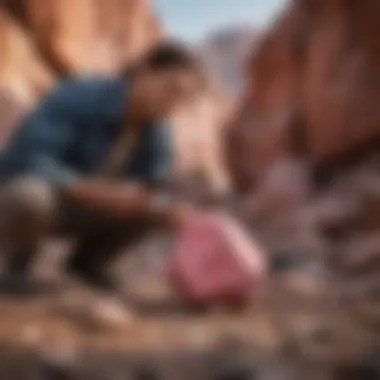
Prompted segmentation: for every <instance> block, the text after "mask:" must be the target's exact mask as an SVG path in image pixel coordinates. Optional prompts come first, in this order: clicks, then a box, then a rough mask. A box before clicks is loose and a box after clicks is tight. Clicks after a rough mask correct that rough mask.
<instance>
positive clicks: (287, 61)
mask: <svg viewBox="0 0 380 380" xmlns="http://www.w3.org/2000/svg"><path fill="white" fill-rule="evenodd" d="M377 7H378V3H377V2H376V1H370V2H366V3H365V4H359V3H358V4H356V3H355V4H354V2H351V1H345V0H334V1H312V0H310V1H303V0H299V1H297V0H295V1H293V2H292V3H291V4H290V5H289V6H288V8H287V9H285V10H284V12H283V13H282V15H281V16H280V18H279V19H278V20H277V22H276V23H275V24H274V26H273V27H271V29H270V30H268V31H267V33H265V34H264V36H263V37H262V39H261V41H260V42H259V44H258V46H257V48H256V49H255V50H254V51H253V52H252V56H251V59H250V62H249V67H248V70H247V71H248V75H247V82H248V84H249V89H248V90H247V92H246V96H245V99H244V100H243V102H242V103H243V104H242V110H241V111H240V112H239V113H238V116H237V117H238V120H235V121H234V125H235V127H234V132H233V135H234V136H235V139H237V140H239V137H238V135H239V134H242V135H243V134H244V133H245V132H243V131H246V129H248V130H249V132H247V133H249V134H251V135H252V136H251V138H250V141H251V142H250V144H249V148H248V150H250V151H251V152H253V151H255V153H253V154H254V157H252V161H255V164H253V163H252V165H253V166H255V167H256V166H257V167H258V168H257V169H253V166H252V168H247V170H245V169H244V168H238V167H237V168H236V170H235V169H234V170H233V171H236V172H237V173H240V174H241V175H243V172H244V173H245V175H246V176H248V177H249V176H252V175H253V172H254V171H256V170H258V171H260V170H261V168H262V167H263V166H267V165H270V163H271V162H272V159H273V158H274V157H276V156H281V155H285V154H294V153H296V152H298V153H299V152H300V151H302V154H303V155H307V156H308V157H309V158H310V159H311V161H312V162H313V163H315V162H327V161H330V160H332V159H334V160H335V159H336V158H337V159H339V158H340V157H342V156H345V155H346V154H349V153H352V152H355V151H357V150H359V148H360V147H363V146H366V145H367V144H368V143H369V142H370V141H372V140H373V139H374V138H375V136H377V135H378V134H379V127H378V126H379V125H380V114H379V111H378V107H377V103H378V99H379V96H380V84H379V75H380V74H379V71H378V59H379V58H378V53H377V45H376V44H377V43H378V42H377V36H378V35H379V32H380V31H379V26H378V20H377V19H376V16H375V15H376V14H377ZM240 140H244V141H246V139H245V138H242V139H240ZM264 140H265V141H268V143H267V144H263V142H264ZM259 141H260V143H259ZM241 143H242V142H241ZM253 144H257V145H259V146H260V147H259V148H260V149H259V148H258V149H252V148H253ZM236 145H237V146H238V145H239V142H236ZM264 145H265V146H264ZM231 149H233V148H232V147H231ZM236 150H237V151H239V152H240V153H241V154H243V151H244V149H240V148H239V147H238V148H236ZM247 154H248V153H247ZM236 161H240V162H242V161H244V160H243V159H240V160H237V159H236ZM256 174H259V173H256ZM251 180H252V179H251Z"/></svg>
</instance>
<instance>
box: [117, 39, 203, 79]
mask: <svg viewBox="0 0 380 380" xmlns="http://www.w3.org/2000/svg"><path fill="white" fill-rule="evenodd" d="M140 68H148V69H151V70H154V71H166V70H172V69H188V70H194V71H195V72H199V74H200V75H201V73H202V69H201V63H200V60H199V59H198V57H197V55H196V54H195V53H194V52H193V51H191V50H190V49H188V48H187V47H185V46H183V45H182V44H181V43H178V42H173V41H163V42H160V43H158V44H156V45H155V46H153V48H151V49H150V50H149V51H148V52H147V53H146V54H145V55H144V56H143V57H142V58H141V59H140V60H138V61H137V62H136V63H135V64H134V65H132V66H129V67H127V68H126V69H125V70H123V72H124V73H125V74H127V73H133V72H136V71H138V70H139V69H140Z"/></svg>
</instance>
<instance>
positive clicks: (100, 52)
mask: <svg viewBox="0 0 380 380" xmlns="http://www.w3.org/2000/svg"><path fill="white" fill-rule="evenodd" d="M24 11H25V12H26V15H27V22H28V26H29V27H30V30H31V32H32V33H33V35H34V38H35V41H36V43H37V45H38V46H39V48H40V51H41V53H42V54H43V55H44V56H45V57H46V58H47V60H48V61H49V62H50V64H51V65H52V66H53V67H54V68H55V69H57V70H58V71H59V72H62V73H71V72H83V71H89V72H115V71H116V70H118V69H119V68H120V67H121V66H122V65H123V64H125V63H126V62H130V61H131V60H133V59H134V58H136V57H137V56H138V55H139V54H141V53H142V52H143V51H144V50H145V49H146V48H147V47H149V46H150V45H151V44H152V43H154V42H155V41H156V40H157V38H159V37H160V34H161V33H160V28H159V25H158V23H157V21H156V19H155V15H154V14H153V12H152V10H151V8H150V4H149V2H148V1H147V0H144V1H138V0H122V1H119V0H110V1H107V2H102V1H98V0H78V1H77V0H69V1H66V0H57V1H55V2H54V4H52V5H51V6H50V7H46V6H45V2H44V1H43V0H28V1H27V2H25V10H24Z"/></svg>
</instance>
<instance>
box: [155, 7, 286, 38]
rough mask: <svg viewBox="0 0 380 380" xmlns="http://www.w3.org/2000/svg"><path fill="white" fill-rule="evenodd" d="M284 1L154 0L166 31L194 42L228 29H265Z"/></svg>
mask: <svg viewBox="0 0 380 380" xmlns="http://www.w3.org/2000/svg"><path fill="white" fill-rule="evenodd" d="M285 1H286V0H153V2H154V4H155V8H156V9H157V11H158V13H159V14H160V16H161V19H162V20H163V21H164V23H165V25H166V27H167V29H168V31H169V32H170V33H171V34H173V35H176V36H177V37H179V38H181V39H184V40H187V41H189V42H197V41H199V40H201V39H202V38H204V37H205V36H206V35H207V34H208V33H210V32H211V31H212V30H214V29H216V28H219V27H223V26H229V25H236V24H248V25H256V26H261V25H264V24H265V23H266V22H268V20H270V19H271V17H273V15H274V14H275V13H276V12H277V11H278V10H279V9H281V7H282V6H283V5H284V3H285Z"/></svg>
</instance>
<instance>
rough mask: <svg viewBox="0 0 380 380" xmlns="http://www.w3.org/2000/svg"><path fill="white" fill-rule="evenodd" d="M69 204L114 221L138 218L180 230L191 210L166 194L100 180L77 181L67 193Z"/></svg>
mask: <svg viewBox="0 0 380 380" xmlns="http://www.w3.org/2000/svg"><path fill="white" fill-rule="evenodd" d="M67 195H68V197H69V199H70V200H72V201H73V202H75V203H77V204H79V205H81V206H83V207H88V208H92V209H95V210H99V212H104V213H107V214H109V215H110V214H111V215H114V216H115V217H121V218H124V217H125V218H130V217H134V216H139V217H140V216H141V217H147V218H152V219H154V220H157V222H158V223H162V224H167V225H169V226H172V227H174V228H178V227H180V226H181V225H182V224H183V223H184V222H185V221H186V219H187V218H189V217H190V216H191V215H192V214H193V213H194V212H195V208H194V207H193V206H192V205H191V204H189V203H186V202H181V201H178V200H176V199H175V198H174V197H172V196H171V195H170V194H167V193H160V192H157V193H154V192H151V191H149V190H148V189H147V188H145V187H144V186H142V185H140V184H137V183H131V182H125V183H123V182H109V181H105V180H102V179H88V180H83V181H77V182H75V183H74V184H72V185H71V186H70V188H69V189H68V191H67Z"/></svg>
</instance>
